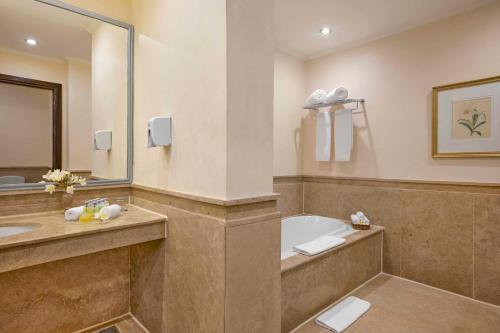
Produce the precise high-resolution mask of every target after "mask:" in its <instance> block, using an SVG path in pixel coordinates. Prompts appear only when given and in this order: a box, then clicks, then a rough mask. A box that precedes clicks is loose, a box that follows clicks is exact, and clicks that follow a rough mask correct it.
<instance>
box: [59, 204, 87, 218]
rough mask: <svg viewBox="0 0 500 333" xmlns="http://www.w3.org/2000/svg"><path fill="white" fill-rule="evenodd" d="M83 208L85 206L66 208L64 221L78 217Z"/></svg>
mask: <svg viewBox="0 0 500 333" xmlns="http://www.w3.org/2000/svg"><path fill="white" fill-rule="evenodd" d="M83 208H85V206H80V207H73V208H70V209H67V210H66V211H65V212H64V218H65V219H66V221H76V220H78V219H79V218H80V215H82V214H83Z"/></svg>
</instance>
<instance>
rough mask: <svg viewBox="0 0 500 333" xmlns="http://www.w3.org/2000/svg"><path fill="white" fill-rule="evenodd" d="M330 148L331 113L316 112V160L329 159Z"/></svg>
mask: <svg viewBox="0 0 500 333" xmlns="http://www.w3.org/2000/svg"><path fill="white" fill-rule="evenodd" d="M331 150H332V114H331V113H330V112H318V113H316V161H323V162H324V161H329V160H330V152H331Z"/></svg>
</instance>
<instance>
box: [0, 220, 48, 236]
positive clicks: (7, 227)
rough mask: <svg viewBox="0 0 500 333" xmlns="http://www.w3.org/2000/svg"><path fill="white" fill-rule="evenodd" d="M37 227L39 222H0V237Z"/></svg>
mask: <svg viewBox="0 0 500 333" xmlns="http://www.w3.org/2000/svg"><path fill="white" fill-rule="evenodd" d="M38 227H40V225H39V224H16V223H12V224H0V237H6V236H12V235H17V234H22V233H25V232H28V231H31V230H34V229H36V228H38Z"/></svg>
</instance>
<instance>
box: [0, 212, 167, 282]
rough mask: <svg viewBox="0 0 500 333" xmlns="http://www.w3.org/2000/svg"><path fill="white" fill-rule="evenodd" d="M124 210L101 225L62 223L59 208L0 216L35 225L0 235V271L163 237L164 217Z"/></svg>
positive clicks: (3, 219) (4, 221)
mask: <svg viewBox="0 0 500 333" xmlns="http://www.w3.org/2000/svg"><path fill="white" fill-rule="evenodd" d="M127 209H128V210H127V211H126V212H124V213H122V215H121V216H119V217H117V218H115V219H113V220H111V221H109V222H107V223H103V224H96V223H94V224H91V223H89V224H81V223H77V222H65V220H64V214H63V212H62V211H56V212H47V213H36V214H23V215H12V216H5V217H0V226H5V225H8V226H21V225H37V228H35V229H33V230H30V231H28V232H24V233H20V234H16V235H11V236H5V237H0V273H1V272H6V271H10V270H14V269H19V268H23V267H27V266H32V265H38V264H42V263H46V262H50V261H55V260H61V259H65V258H70V257H75V256H80V255H84V254H88V253H95V252H99V251H106V250H109V249H113V248H118V247H123V246H131V245H134V244H139V243H144V242H149V241H154V240H161V239H165V238H166V237H167V235H166V220H167V217H166V216H163V215H159V214H156V213H153V212H151V211H148V210H145V209H142V208H139V207H137V206H134V205H127Z"/></svg>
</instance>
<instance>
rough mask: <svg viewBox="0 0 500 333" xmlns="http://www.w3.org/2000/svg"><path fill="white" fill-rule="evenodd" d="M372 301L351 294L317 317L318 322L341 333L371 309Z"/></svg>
mask: <svg viewBox="0 0 500 333" xmlns="http://www.w3.org/2000/svg"><path fill="white" fill-rule="evenodd" d="M370 306H371V305H370V303H369V302H367V301H364V300H362V299H359V298H357V297H355V296H349V297H347V298H346V299H344V300H343V301H342V302H340V303H339V304H337V305H335V306H334V307H333V308H331V309H330V310H328V311H326V312H324V313H323V314H322V315H321V316H319V317H318V318H316V324H318V325H320V326H322V327H324V328H326V329H329V330H331V331H333V332H337V333H341V332H343V331H344V330H345V329H346V328H348V327H349V326H351V325H352V324H353V323H354V322H355V321H356V320H358V318H359V317H361V316H362V315H363V314H364V313H365V312H366V311H368V310H369V309H370Z"/></svg>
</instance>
